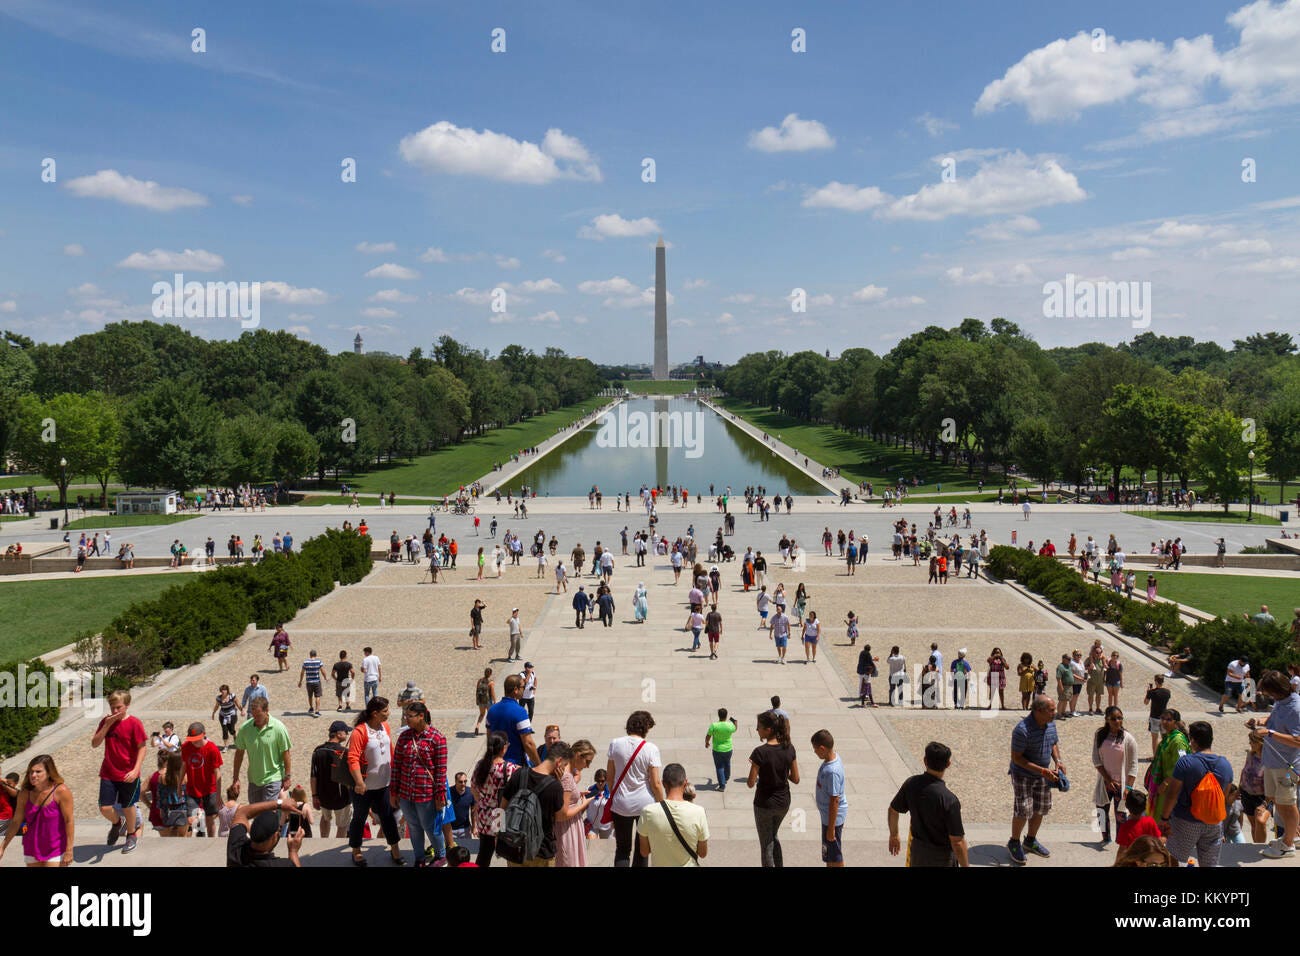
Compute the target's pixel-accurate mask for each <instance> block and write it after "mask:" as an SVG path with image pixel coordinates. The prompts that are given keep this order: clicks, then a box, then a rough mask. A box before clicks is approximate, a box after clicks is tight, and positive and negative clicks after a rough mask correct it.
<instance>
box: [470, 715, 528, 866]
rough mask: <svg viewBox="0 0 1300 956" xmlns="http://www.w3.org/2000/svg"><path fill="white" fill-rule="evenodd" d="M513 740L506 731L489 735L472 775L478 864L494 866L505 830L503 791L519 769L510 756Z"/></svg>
mask: <svg viewBox="0 0 1300 956" xmlns="http://www.w3.org/2000/svg"><path fill="white" fill-rule="evenodd" d="M509 745H510V740H509V738H508V737H506V735H505V734H503V733H501V732H499V731H493V732H492V733H490V734H488V736H487V750H486V751H485V752H484V754H483V756H482V757H481V758H480V759H479V762H478V763H476V764H475V765H474V772H473V773H472V774H470V778H469V783H470V792H471V793H473V794H474V806H472V807H470V811H469V819H470V828H471V832H472V833H473V834H474V836H476V837H478V856H477V857H476V858H475V860H474V862H475V863H476V864H477V865H478V866H491V865H492V857H493V855H494V854H495V853H496V848H497V834H498V833H500V832H501V790H502V789H503V788H504V787H505V785H506V782H507V781H508V780H509V779H510V778H511V777H513V776H514V774H515V771H516V770H518V769H519V767H518V765H517V764H513V763H511V762H510V761H509V760H507V759H506V748H507V747H508V746H509Z"/></svg>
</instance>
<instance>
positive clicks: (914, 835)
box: [889, 741, 970, 866]
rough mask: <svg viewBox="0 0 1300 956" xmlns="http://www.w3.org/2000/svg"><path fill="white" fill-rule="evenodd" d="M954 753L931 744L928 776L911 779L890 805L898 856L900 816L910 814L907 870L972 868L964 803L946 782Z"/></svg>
mask: <svg viewBox="0 0 1300 956" xmlns="http://www.w3.org/2000/svg"><path fill="white" fill-rule="evenodd" d="M951 762H952V751H951V750H950V749H949V748H948V747H946V746H944V745H943V744H941V743H937V742H935V741H931V742H930V743H928V744H926V747H925V773H921V774H917V775H916V776H914V777H908V778H907V780H905V781H903V785H902V787H900V788H899V790H898V794H897V795H896V796H895V797H894V799H893V801H892V802H891V803H890V804H889V852H890V853H891V854H892V855H893V856H898V852H899V850H900V849H901V843H900V841H899V837H898V815H899V814H900V813H909V814H911V817H912V821H911V825H910V827H909V830H908V840H907V865H908V866H970V857H969V852H968V850H967V847H966V830H965V828H964V827H963V826H962V822H961V801H960V800H958V799H957V797H956V795H955V794H954V793H953V792H952V791H951V790H949V789H948V785H947V784H945V783H944V782H943V774H944V771H945V770H947V769H948V764H950V763H951Z"/></svg>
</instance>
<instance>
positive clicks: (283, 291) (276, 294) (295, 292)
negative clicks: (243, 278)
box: [259, 282, 330, 305]
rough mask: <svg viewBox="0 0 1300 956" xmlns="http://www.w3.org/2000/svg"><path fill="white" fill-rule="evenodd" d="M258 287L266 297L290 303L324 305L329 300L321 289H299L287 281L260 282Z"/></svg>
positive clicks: (326, 293)
mask: <svg viewBox="0 0 1300 956" xmlns="http://www.w3.org/2000/svg"><path fill="white" fill-rule="evenodd" d="M259 288H260V289H261V291H262V294H263V295H265V296H266V297H267V298H268V299H271V300H272V301H274V302H287V303H289V304H290V305H324V304H325V303H326V302H328V301H329V300H330V297H329V293H328V292H325V291H324V290H323V289H299V288H297V287H296V286H291V285H289V284H288V283H287V282H261V283H259Z"/></svg>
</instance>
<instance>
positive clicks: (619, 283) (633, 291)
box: [578, 276, 653, 295]
mask: <svg viewBox="0 0 1300 956" xmlns="http://www.w3.org/2000/svg"><path fill="white" fill-rule="evenodd" d="M578 291H579V292H581V293H582V294H583V295H640V294H641V289H640V288H639V287H638V286H636V285H633V284H632V283H631V282H629V281H628V280H627V279H624V278H623V277H622V276H614V278H612V279H588V280H587V281H586V282H579V283H578ZM652 291H653V290H652Z"/></svg>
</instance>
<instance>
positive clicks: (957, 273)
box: [943, 266, 997, 285]
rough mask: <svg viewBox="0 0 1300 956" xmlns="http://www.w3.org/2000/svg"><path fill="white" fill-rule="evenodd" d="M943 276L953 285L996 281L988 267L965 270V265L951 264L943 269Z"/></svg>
mask: <svg viewBox="0 0 1300 956" xmlns="http://www.w3.org/2000/svg"><path fill="white" fill-rule="evenodd" d="M943 277H944V278H945V279H947V280H948V281H949V282H951V283H953V284H954V285H993V283H994V282H996V281H997V279H996V278H994V276H993V273H992V272H990V271H989V270H988V269H981V270H980V271H979V272H967V271H966V267H965V266H953V267H952V268H951V269H945V270H944V271H943Z"/></svg>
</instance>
